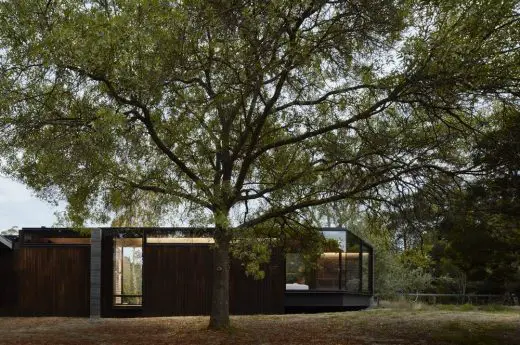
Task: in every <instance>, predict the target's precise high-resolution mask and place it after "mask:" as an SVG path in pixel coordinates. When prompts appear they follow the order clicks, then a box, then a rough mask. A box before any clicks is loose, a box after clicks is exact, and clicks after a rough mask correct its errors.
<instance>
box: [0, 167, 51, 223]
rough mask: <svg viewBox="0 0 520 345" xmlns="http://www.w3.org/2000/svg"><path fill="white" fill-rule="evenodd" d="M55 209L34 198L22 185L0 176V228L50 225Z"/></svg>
mask: <svg viewBox="0 0 520 345" xmlns="http://www.w3.org/2000/svg"><path fill="white" fill-rule="evenodd" d="M56 211H60V208H58V207H55V206H54V205H51V204H49V203H47V202H45V201H42V200H40V199H38V198H36V197H35V196H34V195H33V193H32V192H31V191H29V190H28V189H27V188H26V187H25V186H24V185H22V184H20V183H18V182H15V181H12V180H10V179H8V178H6V177H2V176H0V230H5V229H8V228H10V227H12V226H18V227H20V228H22V227H40V226H47V227H49V226H52V225H53V224H54V223H55V222H56V217H55V216H54V212H56Z"/></svg>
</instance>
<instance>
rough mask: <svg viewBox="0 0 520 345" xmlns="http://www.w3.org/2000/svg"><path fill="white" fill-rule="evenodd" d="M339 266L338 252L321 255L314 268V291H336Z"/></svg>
mask: <svg viewBox="0 0 520 345" xmlns="http://www.w3.org/2000/svg"><path fill="white" fill-rule="evenodd" d="M340 266H341V265H340V253H339V252H325V253H323V254H322V255H321V256H320V258H319V259H318V265H317V268H316V290H338V289H339V284H340V282H339V281H340V272H341V269H340Z"/></svg>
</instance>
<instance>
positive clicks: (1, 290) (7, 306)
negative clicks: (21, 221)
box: [0, 245, 18, 315]
mask: <svg viewBox="0 0 520 345" xmlns="http://www.w3.org/2000/svg"><path fill="white" fill-rule="evenodd" d="M15 254H16V253H15V252H14V251H12V250H10V249H8V248H7V247H5V246H2V245H0V315H14V314H15V313H16V306H17V300H18V275H17V272H16V270H15Z"/></svg>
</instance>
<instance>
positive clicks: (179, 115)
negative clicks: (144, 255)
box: [0, 0, 520, 327]
mask: <svg viewBox="0 0 520 345" xmlns="http://www.w3.org/2000/svg"><path fill="white" fill-rule="evenodd" d="M518 7H519V6H518V1H514V0H501V1H496V0H473V1H405V0H384V1H380V0H378V1H376V0H341V1H326V0H305V1H291V0H280V1H246V0H211V1H201V0H185V1H180V0H179V1H164V0H148V1H137V0H54V1H53V0H49V1H41V0H27V1H10V0H7V1H2V2H1V3H0V62H1V69H0V76H1V77H0V130H1V133H2V136H1V138H0V153H1V155H2V157H3V159H4V160H3V161H2V165H3V168H4V170H5V171H6V172H7V173H8V174H10V175H11V176H15V177H17V178H18V179H20V180H21V181H23V182H24V183H26V184H27V185H29V186H30V187H32V188H33V189H34V190H36V191H37V192H38V193H39V195H40V196H42V197H44V198H48V199H51V200H53V199H65V200H66V201H67V203H68V209H67V211H68V212H67V216H68V219H69V220H70V221H71V222H73V223H76V224H82V223H83V222H84V220H86V219H94V220H107V219H108V218H109V217H113V216H114V215H116V216H121V217H123V218H125V215H126V218H129V217H135V215H138V216H139V217H142V218H146V217H148V218H147V219H151V220H153V221H158V219H160V217H161V216H163V215H167V214H171V213H172V212H175V211H178V209H179V205H182V206H183V208H182V210H185V211H186V210H189V212H187V214H188V216H189V217H190V218H191V219H193V220H194V221H196V222H200V223H204V224H213V225H214V226H215V230H214V236H215V240H216V243H217V250H215V253H216V254H215V277H216V278H215V281H216V283H215V284H214V295H213V296H214V297H213V306H212V310H213V311H212V318H211V325H212V326H214V327H220V326H225V325H227V324H228V323H229V319H228V317H227V315H228V299H229V298H228V295H227V294H228V289H227V280H228V274H229V250H230V249H229V245H230V243H231V240H232V239H234V238H237V237H239V236H240V235H241V233H242V232H243V231H245V230H244V229H247V228H251V227H253V226H257V225H262V224H268V225H269V226H274V224H278V225H284V226H291V225H294V224H299V223H301V218H302V216H303V213H302V212H304V211H305V210H306V209H309V208H312V207H315V206H319V205H325V204H328V203H330V202H334V201H338V200H344V199H350V200H379V199H385V198H390V197H392V196H394V195H395V193H396V191H397V192H400V191H405V192H406V191H408V190H413V189H414V188H415V187H416V186H420V185H422V184H424V183H426V182H427V181H428V180H431V179H434V178H435V177H436V176H439V175H448V176H451V177H453V176H458V175H459V174H464V173H466V172H468V171H470V170H471V168H472V164H471V161H470V159H469V158H470V157H469V156H470V155H469V152H467V151H465V150H464V147H467V146H468V143H469V142H471V141H472V140H473V135H472V134H471V133H474V132H473V131H470V129H471V130H478V129H479V128H480V127H482V126H483V125H485V123H486V122H485V121H486V118H487V117H489V116H491V115H492V114H493V113H496V112H501V111H502V110H503V109H504V107H505V105H507V106H509V107H512V108H513V109H516V107H517V96H518V85H519V81H520V79H519V78H518V77H519V73H518V72H519V68H520V56H519V54H518V48H519V47H518V42H519V28H520V26H519V21H518V19H519V13H518ZM150 215H151V217H149V216H150Z"/></svg>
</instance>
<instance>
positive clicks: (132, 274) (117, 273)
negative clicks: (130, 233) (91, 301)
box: [113, 238, 143, 306]
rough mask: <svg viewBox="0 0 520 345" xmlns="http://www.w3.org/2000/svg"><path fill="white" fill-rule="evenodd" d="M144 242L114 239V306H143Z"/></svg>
mask: <svg viewBox="0 0 520 345" xmlns="http://www.w3.org/2000/svg"><path fill="white" fill-rule="evenodd" d="M142 243H143V240H142V239H141V238H116V239H114V276H113V278H114V305H119V306H140V305H142V295H143V292H142V291H143V290H142V278H143V250H142Z"/></svg>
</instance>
